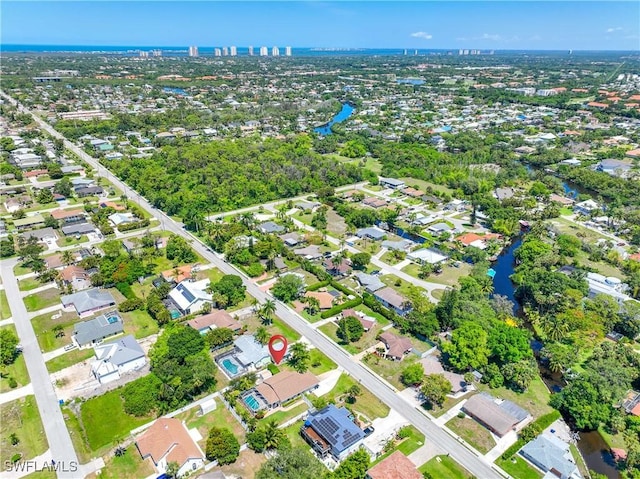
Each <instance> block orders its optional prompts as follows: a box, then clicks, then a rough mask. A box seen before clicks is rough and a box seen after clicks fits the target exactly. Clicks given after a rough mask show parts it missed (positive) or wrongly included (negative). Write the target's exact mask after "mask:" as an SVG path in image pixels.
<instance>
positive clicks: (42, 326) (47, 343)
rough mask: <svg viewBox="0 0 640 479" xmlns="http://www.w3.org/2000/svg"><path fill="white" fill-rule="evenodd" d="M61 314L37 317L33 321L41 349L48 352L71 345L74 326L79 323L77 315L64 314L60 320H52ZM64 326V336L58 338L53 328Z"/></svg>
mask: <svg viewBox="0 0 640 479" xmlns="http://www.w3.org/2000/svg"><path fill="white" fill-rule="evenodd" d="M56 314H59V313H47V314H42V315H40V316H36V317H35V318H33V319H32V320H31V324H32V325H33V330H34V331H35V333H36V337H37V338H38V344H40V348H41V349H42V350H43V351H45V352H47V351H53V350H54V349H58V348H61V347H63V346H65V345H67V344H69V343H71V334H72V333H73V325H74V324H75V323H77V322H78V321H79V319H78V315H77V314H76V313H62V316H61V317H60V318H59V319H51V318H52V316H55V315H56ZM56 326H62V330H63V332H64V335H62V336H60V337H56V334H55V333H54V332H53V328H54V327H56Z"/></svg>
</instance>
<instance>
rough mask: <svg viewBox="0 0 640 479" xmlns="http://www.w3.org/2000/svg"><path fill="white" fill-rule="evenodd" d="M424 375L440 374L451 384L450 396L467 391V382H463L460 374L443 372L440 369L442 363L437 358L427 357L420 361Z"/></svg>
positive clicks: (443, 370)
mask: <svg viewBox="0 0 640 479" xmlns="http://www.w3.org/2000/svg"><path fill="white" fill-rule="evenodd" d="M420 363H421V364H422V368H423V369H424V373H425V374H427V375H429V374H441V375H442V376H444V378H445V379H446V380H447V381H449V384H451V394H454V395H455V394H458V393H461V392H463V391H466V389H467V382H466V381H465V380H464V376H463V375H462V374H458V373H454V372H451V371H445V369H444V368H443V367H442V362H441V361H440V359H439V358H436V357H433V356H427V357H426V358H422V359H421V360H420Z"/></svg>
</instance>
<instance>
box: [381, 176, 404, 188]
mask: <svg viewBox="0 0 640 479" xmlns="http://www.w3.org/2000/svg"><path fill="white" fill-rule="evenodd" d="M380 186H383V187H385V188H391V189H394V190H401V189H403V188H404V187H406V186H407V185H406V183H405V182H404V181H402V180H397V179H395V178H383V177H380Z"/></svg>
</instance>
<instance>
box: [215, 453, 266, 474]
mask: <svg viewBox="0 0 640 479" xmlns="http://www.w3.org/2000/svg"><path fill="white" fill-rule="evenodd" d="M266 460H267V458H266V457H265V455H264V454H258V453H255V452H253V451H252V450H251V449H246V450H244V451H242V452H241V453H240V456H238V459H237V460H236V462H234V463H233V464H228V465H226V466H222V467H221V468H220V469H221V470H222V472H223V473H224V474H225V475H227V477H246V478H249V477H256V473H257V472H258V469H260V466H261V465H262V463H263V462H266Z"/></svg>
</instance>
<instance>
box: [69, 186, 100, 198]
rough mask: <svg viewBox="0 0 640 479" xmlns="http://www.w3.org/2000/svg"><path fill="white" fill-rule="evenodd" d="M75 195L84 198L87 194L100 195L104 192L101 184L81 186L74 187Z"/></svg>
mask: <svg viewBox="0 0 640 479" xmlns="http://www.w3.org/2000/svg"><path fill="white" fill-rule="evenodd" d="M75 192H76V196H77V197H78V198H85V197H87V196H100V195H102V194H103V193H104V189H103V188H102V186H81V187H79V188H75Z"/></svg>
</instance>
